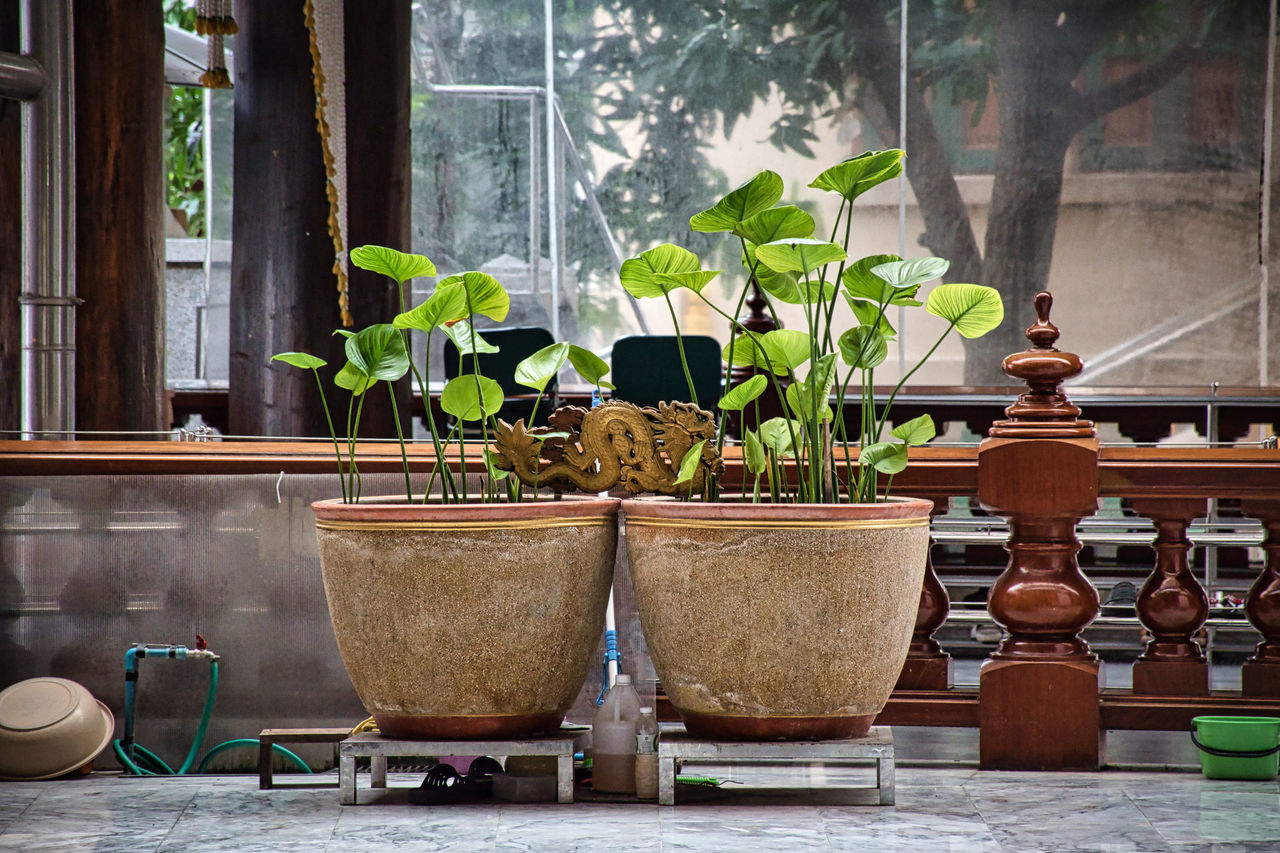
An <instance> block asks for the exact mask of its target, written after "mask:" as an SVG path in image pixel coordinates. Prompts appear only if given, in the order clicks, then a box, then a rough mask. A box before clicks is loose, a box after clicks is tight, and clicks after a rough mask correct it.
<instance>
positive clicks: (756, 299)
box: [729, 283, 782, 438]
mask: <svg viewBox="0 0 1280 853" xmlns="http://www.w3.org/2000/svg"><path fill="white" fill-rule="evenodd" d="M766 304H767V303H766V302H765V300H764V295H763V294H762V293H761V292H760V288H759V287H757V286H756V285H755V284H754V283H753V284H752V285H751V292H750V293H748V294H747V302H746V305H747V313H746V314H743V315H742V316H741V317H739V318H738V322H739V323H741V324H742V325H743V326H745V327H746V328H747V329H749V330H750V331H752V332H754V333H755V334H757V335H763V334H764V333H765V332H772V331H773V330H774V329H776V328H778V327H777V326H776V325H775V324H774V322H773V318H772V317H770V316H769V315H768V314H766V313H765V311H764V308H765V305H766ZM733 334H734V335H737V334H740V332H739V331H738V330H736V329H734V330H733ZM757 373H762V374H764V373H765V371H763V370H760V369H759V368H756V367H747V366H745V365H739V366H738V367H735V368H733V370H732V371H730V373H729V382H730V387H733V386H734V385H739V384H741V383H743V382H745V381H747V380H748V379H750V378H751V377H752V376H755V375H756V374H757ZM765 375H767V374H765ZM759 405H760V421H767V420H769V419H770V418H776V417H780V416H781V415H782V404H781V403H779V402H778V395H777V394H776V393H775V392H774V390H773V383H769V385H767V386H766V387H765V389H764V393H763V394H761V395H760V398H759ZM755 409H756V407H755V405H754V404H752V405H748V406H747V407H746V408H745V409H743V410H742V411H740V412H730V413H729V435H731V436H733V437H734V438H742V423H743V420H744V419H745V421H746V424H747V427H748V428H749V429H758V428H759V426H760V424H759V423H758V422H757V421H756V413H755Z"/></svg>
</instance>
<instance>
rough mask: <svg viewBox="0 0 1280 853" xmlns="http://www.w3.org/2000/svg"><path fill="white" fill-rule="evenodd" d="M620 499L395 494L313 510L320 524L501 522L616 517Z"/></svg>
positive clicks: (319, 504) (333, 501)
mask: <svg viewBox="0 0 1280 853" xmlns="http://www.w3.org/2000/svg"><path fill="white" fill-rule="evenodd" d="M619 503H620V501H619V500H618V499H617V498H601V497H597V496H595V495H564V497H563V499H561V500H558V501H556V500H538V501H525V502H521V503H514V504H513V503H507V502H505V501H504V502H502V503H490V504H481V503H467V504H447V505H446V504H439V503H429V504H418V503H415V504H409V503H407V502H406V501H405V499H404V498H397V497H395V496H394V495H377V496H374V497H372V498H365V499H364V500H362V501H361V502H360V503H358V504H348V503H343V502H342V498H329V499H327V500H322V501H315V502H314V503H312V504H311V509H312V511H313V512H314V513H315V516H316V519H317V521H347V522H379V521H433V522H442V521H443V522H448V521H459V522H480V521H492V522H500V521H505V520H534V519H558V518H566V517H569V518H586V519H595V518H613V517H614V516H616V515H617V514H618V505H619Z"/></svg>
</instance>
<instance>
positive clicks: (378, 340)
mask: <svg viewBox="0 0 1280 853" xmlns="http://www.w3.org/2000/svg"><path fill="white" fill-rule="evenodd" d="M343 350H344V351H345V352H346V354H347V360H348V363H349V364H350V365H351V366H352V368H354V369H355V370H356V371H357V372H358V373H360V374H362V375H364V376H367V377H369V378H370V379H383V380H386V381H387V382H394V381H396V380H397V379H399V378H400V377H401V376H404V375H405V373H407V372H408V371H409V352H408V350H406V349H405V346H404V335H402V334H400V332H399V330H397V329H396V327H395V326H392V325H391V324H390V323H378V324H376V325H373V326H370V327H369V328H367V329H361V330H360V331H359V332H357V333H356V334H355V335H354V336H353V337H350V338H347V342H346V343H345V344H344V345H343Z"/></svg>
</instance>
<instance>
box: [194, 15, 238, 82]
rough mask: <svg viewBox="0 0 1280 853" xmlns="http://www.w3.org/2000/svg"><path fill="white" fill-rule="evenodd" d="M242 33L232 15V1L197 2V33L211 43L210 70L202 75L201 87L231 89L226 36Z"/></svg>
mask: <svg viewBox="0 0 1280 853" xmlns="http://www.w3.org/2000/svg"><path fill="white" fill-rule="evenodd" d="M239 31H240V27H239V26H237V25H236V19H235V18H234V17H232V15H231V0H197V2H196V32H197V33H199V34H200V35H202V36H205V37H206V38H207V40H208V42H209V60H208V63H207V66H208V70H206V71H205V72H204V73H203V74H201V75H200V85H201V86H204V87H205V88H206V89H230V88H231V75H230V74H228V73H227V54H226V48H225V46H224V45H223V37H224V36H233V35H235V34H236V33H238V32H239Z"/></svg>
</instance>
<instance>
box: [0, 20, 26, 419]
mask: <svg viewBox="0 0 1280 853" xmlns="http://www.w3.org/2000/svg"><path fill="white" fill-rule="evenodd" d="M18 47H19V44H18V0H0V50H4V51H8V52H9V53H17V52H18ZM21 112H22V102H21V101H16V100H13V99H12V98H0V151H3V152H5V153H4V156H0V210H6V211H9V214H8V215H6V216H0V257H2V258H8V259H9V261H8V262H7V263H3V264H0V376H4V377H6V381H5V382H0V430H16V429H18V428H19V427H20V426H21V425H22V397H21V394H22V383H21V382H20V381H19V379H18V377H20V376H21V375H22V371H21V368H22V313H21V311H20V310H19V307H18V306H19V304H20V303H19V302H18V298H19V297H20V296H21V295H22V263H21V258H22V217H21V216H17V215H15V214H16V212H17V211H19V210H21V209H22V158H21V157H20V156H18V152H19V151H20V150H21V148H20V145H21V143H20V140H21V120H20V114H21ZM5 437H6V438H15V437H16V436H11V435H10V436H5Z"/></svg>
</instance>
